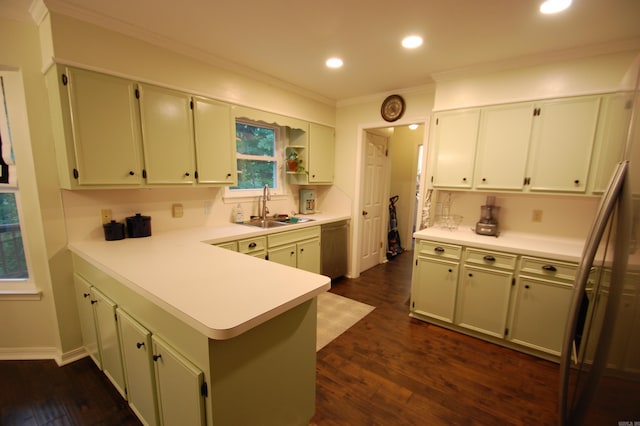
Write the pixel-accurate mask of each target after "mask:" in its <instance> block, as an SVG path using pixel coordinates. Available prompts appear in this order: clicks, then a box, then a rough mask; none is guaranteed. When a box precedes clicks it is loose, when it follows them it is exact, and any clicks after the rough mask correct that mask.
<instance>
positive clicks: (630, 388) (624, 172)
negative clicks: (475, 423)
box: [559, 85, 640, 426]
mask: <svg viewBox="0 0 640 426" xmlns="http://www.w3.org/2000/svg"><path fill="white" fill-rule="evenodd" d="M630 98H631V99H633V101H632V102H633V104H632V112H631V119H630V122H629V126H628V131H627V132H626V138H627V140H626V148H625V150H624V155H623V159H622V161H621V162H620V163H618V165H617V168H616V170H615V172H614V174H613V176H612V178H611V181H610V184H609V187H608V189H607V191H606V192H605V194H604V195H603V197H602V199H601V201H600V207H599V209H598V212H597V214H596V218H595V220H594V223H593V226H592V228H591V232H590V235H589V237H588V239H587V242H586V244H585V248H584V251H583V255H582V259H581V262H580V268H579V271H578V275H577V277H576V282H575V285H574V294H573V299H572V304H571V311H570V314H569V318H568V321H567V324H566V329H565V337H564V343H563V351H562V356H561V361H560V398H559V399H560V400H559V414H560V424H561V425H598V426H599V425H614V426H619V425H623V426H626V425H640V247H638V244H639V242H638V237H639V233H640V141H639V139H640V129H639V128H638V127H640V125H639V123H640V118H639V114H640V99H639V93H638V87H637V85H636V89H635V91H634V92H631V93H630Z"/></svg>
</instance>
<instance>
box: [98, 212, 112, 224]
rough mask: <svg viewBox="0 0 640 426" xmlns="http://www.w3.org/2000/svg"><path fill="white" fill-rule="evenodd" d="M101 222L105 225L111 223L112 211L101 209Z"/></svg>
mask: <svg viewBox="0 0 640 426" xmlns="http://www.w3.org/2000/svg"><path fill="white" fill-rule="evenodd" d="M100 220H102V223H103V224H105V223H109V222H111V209H101V210H100Z"/></svg>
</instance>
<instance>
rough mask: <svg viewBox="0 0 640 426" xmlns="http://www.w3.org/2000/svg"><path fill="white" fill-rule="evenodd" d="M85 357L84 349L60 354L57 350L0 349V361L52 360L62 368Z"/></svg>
mask: <svg viewBox="0 0 640 426" xmlns="http://www.w3.org/2000/svg"><path fill="white" fill-rule="evenodd" d="M85 356H87V352H86V351H85V350H84V348H78V349H74V350H72V351H70V352H66V353H63V354H61V353H60V352H59V351H58V348H0V361H16V360H20V361H23V360H33V359H52V360H54V361H55V362H56V364H58V366H63V365H66V364H70V363H72V362H73V361H77V360H79V359H81V358H84V357H85Z"/></svg>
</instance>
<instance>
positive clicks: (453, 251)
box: [418, 240, 462, 259]
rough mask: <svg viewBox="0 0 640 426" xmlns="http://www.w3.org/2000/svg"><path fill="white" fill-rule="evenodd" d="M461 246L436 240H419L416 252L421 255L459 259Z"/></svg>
mask: <svg viewBox="0 0 640 426" xmlns="http://www.w3.org/2000/svg"><path fill="white" fill-rule="evenodd" d="M461 252H462V247H460V246H456V245H453V244H444V243H439V242H437V241H426V240H419V242H418V253H419V254H420V255H422V256H437V257H441V258H446V259H460V254H461Z"/></svg>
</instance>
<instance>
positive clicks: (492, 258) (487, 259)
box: [483, 254, 496, 262]
mask: <svg viewBox="0 0 640 426" xmlns="http://www.w3.org/2000/svg"><path fill="white" fill-rule="evenodd" d="M483 259H484V260H486V261H487V262H495V261H496V258H495V257H493V256H491V255H490V254H488V255H486V256H485V257H483Z"/></svg>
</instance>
